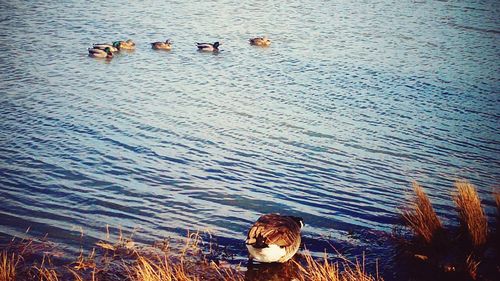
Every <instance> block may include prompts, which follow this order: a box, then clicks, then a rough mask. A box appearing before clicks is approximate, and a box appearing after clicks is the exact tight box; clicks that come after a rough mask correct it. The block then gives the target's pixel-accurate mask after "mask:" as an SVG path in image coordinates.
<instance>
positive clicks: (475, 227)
mask: <svg viewBox="0 0 500 281" xmlns="http://www.w3.org/2000/svg"><path fill="white" fill-rule="evenodd" d="M455 187H456V188H457V192H456V194H455V195H454V196H453V199H454V201H455V204H456V206H457V210H458V216H459V220H460V224H461V226H462V228H463V229H464V230H465V232H466V233H467V234H468V237H469V238H470V240H471V242H472V245H473V246H474V247H480V246H482V245H484V244H485V243H486V239H487V238H488V219H487V217H486V215H485V213H484V210H483V208H482V207H481V200H480V199H479V195H478V194H477V191H476V188H475V187H474V186H473V185H472V184H470V183H468V182H466V181H457V182H456V183H455Z"/></svg>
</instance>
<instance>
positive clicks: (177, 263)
mask: <svg viewBox="0 0 500 281" xmlns="http://www.w3.org/2000/svg"><path fill="white" fill-rule="evenodd" d="M107 238H108V240H106V241H99V242H97V243H96V244H95V247H94V248H93V249H92V250H90V251H88V252H87V253H84V251H83V250H82V251H81V252H80V254H79V255H78V256H77V257H76V258H74V260H73V261H70V262H65V263H61V262H58V263H57V264H56V263H54V262H53V260H52V259H53V258H57V257H58V256H59V255H58V254H54V253H57V252H58V250H57V249H56V247H55V246H54V245H53V244H51V243H49V242H47V241H46V240H43V241H36V240H32V239H18V240H12V242H11V243H10V244H9V245H7V246H4V247H2V248H5V250H4V251H2V253H1V256H0V259H1V267H0V281H13V280H32V281H35V280H36V281H59V280H75V281H83V280H85V281H87V280H88V281H99V280H111V281H114V280H126V281H201V280H221V281H229V280H231V281H233V280H234V281H243V280H260V279H258V278H253V277H252V274H249V273H250V272H249V271H250V270H248V271H247V272H245V270H244V268H242V267H240V266H239V265H234V264H230V263H228V262H226V261H224V260H223V259H219V258H213V257H216V256H218V257H220V256H221V255H220V254H219V253H216V252H218V251H220V248H218V247H217V245H214V244H212V243H211V242H208V243H207V242H205V241H203V239H202V236H201V235H200V233H198V232H196V233H188V236H187V237H186V238H185V239H182V241H176V242H175V243H171V242H170V241H168V240H165V241H160V242H157V243H155V244H154V245H152V246H138V245H136V244H135V243H134V242H133V241H132V240H131V237H128V238H124V237H123V236H122V235H121V233H120V235H119V237H118V239H117V240H115V241H110V240H109V234H108V235H107ZM37 257H41V258H40V259H37ZM266 266H267V265H258V266H257V267H260V268H257V271H256V272H257V275H261V276H266V275H265V274H266ZM271 267H275V268H279V270H278V271H276V272H274V273H278V274H277V275H276V274H274V275H273V274H272V272H271V274H272V275H268V276H273V279H269V280H295V281H382V280H383V279H382V278H381V277H379V276H378V275H375V276H374V275H371V274H369V273H368V272H367V271H366V270H365V267H364V259H363V261H362V262H361V263H359V262H357V261H356V262H354V263H352V262H350V261H348V260H347V259H345V258H344V259H343V261H342V262H333V261H332V260H329V259H328V257H327V255H326V254H325V256H324V258H313V256H312V255H311V254H310V253H309V252H307V251H306V252H305V253H304V254H302V255H300V258H298V259H295V260H294V261H290V262H288V263H286V264H278V265H276V264H274V265H271ZM254 269H255V268H254ZM284 272H286V273H285V274H283V273H284ZM268 273H269V272H268ZM254 277H255V276H254Z"/></svg>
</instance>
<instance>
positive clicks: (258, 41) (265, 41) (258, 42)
mask: <svg viewBox="0 0 500 281" xmlns="http://www.w3.org/2000/svg"><path fill="white" fill-rule="evenodd" d="M248 41H250V45H255V46H261V47H267V46H269V45H271V40H269V38H267V37H266V36H264V37H256V38H252V39H250V40H248Z"/></svg>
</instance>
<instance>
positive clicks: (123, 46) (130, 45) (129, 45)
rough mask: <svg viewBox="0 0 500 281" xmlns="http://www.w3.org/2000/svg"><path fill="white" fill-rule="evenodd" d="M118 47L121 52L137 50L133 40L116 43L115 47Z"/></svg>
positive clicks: (114, 43)
mask: <svg viewBox="0 0 500 281" xmlns="http://www.w3.org/2000/svg"><path fill="white" fill-rule="evenodd" d="M115 45H117V46H118V49H120V50H135V43H134V41H132V40H131V39H128V40H127V41H115V42H113V46H115Z"/></svg>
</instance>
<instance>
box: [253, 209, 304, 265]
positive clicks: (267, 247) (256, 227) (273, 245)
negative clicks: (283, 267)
mask: <svg viewBox="0 0 500 281" xmlns="http://www.w3.org/2000/svg"><path fill="white" fill-rule="evenodd" d="M303 225H304V223H303V219H302V218H299V217H294V216H282V215H278V214H267V215H263V216H261V217H260V218H259V219H258V220H257V221H256V222H255V223H254V224H253V225H252V227H251V228H250V230H248V234H247V239H246V241H245V244H246V246H247V249H248V253H249V258H250V260H255V261H258V262H262V263H271V262H278V263H283V262H286V261H288V260H289V259H291V258H292V257H293V256H294V255H295V253H297V251H298V249H299V247H300V242H301V237H300V231H301V229H302V226H303Z"/></svg>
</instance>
